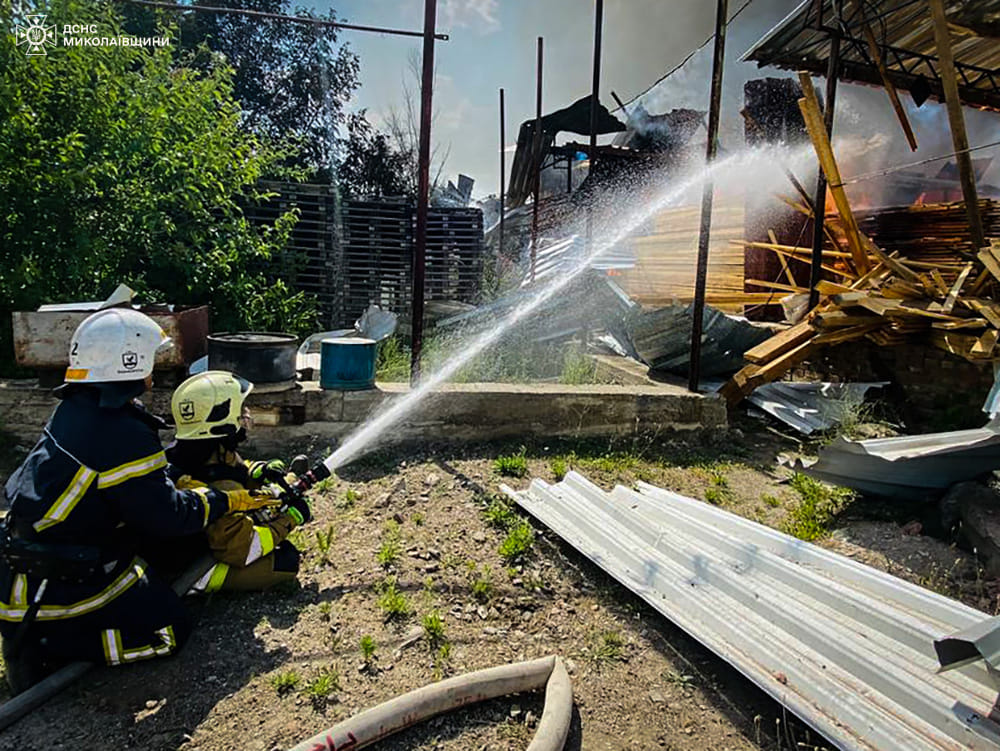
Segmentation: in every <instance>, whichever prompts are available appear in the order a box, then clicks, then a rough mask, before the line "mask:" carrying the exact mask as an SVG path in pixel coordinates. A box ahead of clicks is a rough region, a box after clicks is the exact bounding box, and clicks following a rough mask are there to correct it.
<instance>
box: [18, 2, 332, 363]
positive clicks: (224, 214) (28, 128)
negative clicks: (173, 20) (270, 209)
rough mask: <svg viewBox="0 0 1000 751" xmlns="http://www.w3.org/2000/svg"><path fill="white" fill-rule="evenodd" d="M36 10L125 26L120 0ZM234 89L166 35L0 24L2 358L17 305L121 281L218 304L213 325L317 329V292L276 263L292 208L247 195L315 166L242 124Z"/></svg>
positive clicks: (185, 301)
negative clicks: (36, 31) (93, 40)
mask: <svg viewBox="0 0 1000 751" xmlns="http://www.w3.org/2000/svg"><path fill="white" fill-rule="evenodd" d="M2 7H3V10H0V23H3V25H4V27H5V28H6V29H8V30H9V29H11V28H13V26H14V18H13V17H12V12H11V7H12V6H11V4H10V3H6V4H5V5H4V6H2ZM33 12H35V13H40V14H45V15H46V23H47V24H52V25H54V26H56V28H60V27H61V26H62V25H63V24H71V23H72V24H76V23H80V19H86V20H87V23H92V24H96V25H97V26H98V27H99V29H100V31H101V35H102V36H104V35H106V36H108V37H113V36H118V35H119V34H120V33H122V21H121V18H120V16H119V15H118V13H117V11H116V10H115V6H114V5H111V4H107V3H101V2H97V0H60V1H59V2H54V1H52V0H40V2H38V3H37V4H34V7H33ZM159 33H160V34H170V33H172V32H171V30H170V29H163V30H161V31H160V32H159ZM232 91H233V90H232V77H231V73H230V71H228V70H226V69H224V68H222V67H221V66H215V67H212V68H211V69H209V70H194V69H192V68H188V67H184V61H183V60H180V61H178V60H175V59H174V56H173V53H172V52H171V50H170V49H169V48H168V47H145V48H143V47H130V46H120V47H76V46H66V47H64V46H61V45H60V46H57V47H55V48H52V49H50V50H49V52H48V54H47V55H45V56H27V55H25V54H24V50H23V48H19V47H17V45H16V39H15V36H14V34H11V33H4V34H3V35H2V36H0V216H2V217H3V220H2V222H0V363H4V365H3V366H0V368H7V369H9V368H10V367H11V366H10V363H11V362H12V358H11V357H10V356H9V353H10V351H11V340H10V313H11V311H13V310H31V309H34V308H35V307H37V306H38V305H39V304H42V303H51V302H66V301H74V300H81V299H83V300H85V299H100V298H102V297H105V296H107V295H108V294H109V293H110V292H111V291H112V290H113V289H114V288H115V286H116V285H117V284H118V283H119V282H124V283H126V284H128V285H129V286H131V287H132V288H133V289H135V290H136V291H137V293H139V295H140V299H141V300H142V301H144V302H171V303H177V304H182V305H189V304H204V303H210V304H211V305H212V309H213V327H214V328H215V329H217V330H218V329H224V328H280V329H287V330H291V331H292V332H294V333H302V332H303V331H306V330H308V329H310V328H312V327H313V324H314V322H315V305H314V303H313V302H312V301H311V299H309V298H307V297H306V296H305V295H302V294H294V295H293V294H290V293H289V290H288V289H287V287H286V286H285V285H284V283H283V282H280V281H278V282H269V281H268V280H267V279H266V278H265V274H264V270H265V269H266V270H267V273H268V276H270V277H271V278H272V279H273V278H280V277H281V276H283V275H285V273H286V272H287V271H288V270H289V268H283V267H282V263H283V262H279V259H280V258H281V257H282V256H283V255H284V254H283V253H281V254H279V253H277V252H278V251H281V250H282V249H283V248H284V247H285V245H286V243H287V239H288V236H289V233H290V231H291V229H292V227H293V226H294V224H295V221H296V214H295V212H293V211H289V212H285V213H283V214H281V215H280V216H279V217H278V218H277V219H276V221H275V223H274V225H273V226H268V227H254V226H251V225H250V223H249V222H248V221H247V220H246V218H245V216H244V215H243V212H242V210H241V208H240V206H241V205H245V204H246V203H247V202H254V201H257V200H261V199H262V198H263V197H264V195H263V194H262V193H261V192H260V190H259V189H258V188H257V185H258V181H259V179H260V178H261V177H262V176H263V175H265V174H266V175H269V176H282V177H285V178H292V179H294V178H298V177H301V176H302V174H303V173H301V172H290V171H288V170H284V169H283V168H282V164H284V163H285V162H286V160H287V159H288V158H289V157H291V155H292V154H293V153H294V149H293V148H291V147H289V146H286V145H281V144H277V143H274V142H271V141H268V140H267V139H265V138H262V137H259V136H255V135H251V134H250V133H248V132H247V131H246V130H244V129H243V128H242V127H241V118H242V113H241V109H240V106H239V104H238V103H237V101H236V100H235V98H234V97H233V93H232ZM294 263H295V260H294V259H291V260H290V261H289V267H291V266H294Z"/></svg>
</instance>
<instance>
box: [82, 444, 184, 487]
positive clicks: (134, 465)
mask: <svg viewBox="0 0 1000 751" xmlns="http://www.w3.org/2000/svg"><path fill="white" fill-rule="evenodd" d="M166 466H167V456H166V454H164V453H163V452H162V451H157V452H156V453H155V454H153V455H151V456H147V457H144V458H142V459H136V460H135V461H131V462H128V463H127V464H121V465H119V466H117V467H115V468H114V469H109V470H107V471H106V472H101V474H100V475H98V477H97V487H98V488H101V489H102V490H103V489H104V488H111V487H114V486H115V485H121V484H122V483H123V482H126V481H128V480H133V479H135V478H136V477H142V476H143V475H148V474H149V473H150V472H154V471H156V470H158V469H162V468H163V467H166Z"/></svg>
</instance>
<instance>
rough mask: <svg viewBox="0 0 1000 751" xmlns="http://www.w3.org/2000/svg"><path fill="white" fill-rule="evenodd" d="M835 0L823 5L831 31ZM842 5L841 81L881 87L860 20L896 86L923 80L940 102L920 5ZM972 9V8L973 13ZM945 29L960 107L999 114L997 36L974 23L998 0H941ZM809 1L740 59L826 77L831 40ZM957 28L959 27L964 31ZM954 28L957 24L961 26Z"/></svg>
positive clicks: (933, 47) (901, 0) (921, 0)
mask: <svg viewBox="0 0 1000 751" xmlns="http://www.w3.org/2000/svg"><path fill="white" fill-rule="evenodd" d="M834 5H835V2H834V0H824V2H823V20H824V25H826V26H834V25H836V24H835V20H834V19H835V15H834ZM836 5H837V6H839V7H840V8H841V13H842V16H841V17H842V19H843V24H842V27H841V30H842V34H841V36H842V37H843V42H842V45H841V75H840V78H841V80H844V81H851V82H855V83H866V84H873V85H876V86H881V85H882V82H881V78H880V76H879V72H878V69H877V68H876V67H875V65H874V63H873V61H872V58H871V52H870V50H869V48H868V43H867V40H866V39H865V36H864V25H863V24H864V23H867V24H868V25H869V26H870V27H871V29H872V31H874V33H875V36H876V38H877V39H878V42H879V46H880V48H881V53H882V58H883V60H884V61H885V64H886V67H887V68H888V70H889V78H890V79H891V80H892V82H893V83H894V84H895V85H896V87H897V88H900V89H903V90H905V91H910V90H911V89H912V87H913V86H914V85H916V84H917V82H918V81H921V82H923V83H922V84H921V85H922V86H923V85H925V86H926V87H927V88H928V89H929V90H930V92H931V94H932V95H933V96H935V97H936V98H938V99H939V100H941V101H943V99H942V90H941V81H940V79H939V78H938V75H937V66H938V63H937V44H936V42H935V39H934V23H933V20H932V18H931V12H930V8H929V7H928V5H927V2H926V0H876V1H875V2H864V3H861V2H857V3H846V4H845V3H844V2H842V0H839V1H838V2H836ZM973 7H974V8H975V11H974V12H973V11H972V8H973ZM945 8H946V12H947V13H948V19H949V21H950V26H951V27H952V46H953V48H954V55H955V65H956V68H957V70H958V83H959V87H958V88H959V93H960V95H961V98H962V100H963V101H964V102H965V103H966V104H972V105H980V106H984V107H990V108H992V109H1000V88H998V81H1000V44H997V41H996V39H992V38H989V37H987V36H977V35H976V34H975V33H973V28H976V29H978V30H982V27H980V26H979V25H978V24H976V23H975V19H976V18H981V19H985V18H987V17H991V16H992V17H993V18H994V19H995V18H996V14H997V13H1000V0H974V2H971V1H970V0H946V2H945ZM815 9H816V2H815V0H803V2H802V3H801V4H800V5H799V7H798V8H796V9H795V10H794V11H792V12H791V13H790V14H789V15H788V16H787V17H786V18H785V19H784V20H783V21H782V22H781V23H780V24H778V26H776V27H775V28H774V29H772V30H771V31H770V32H768V33H767V35H766V36H765V37H764V38H763V39H761V40H760V41H759V42H757V43H756V44H755V45H754V46H753V47H751V48H750V50H749V51H748V52H747V53H746V54H745V55H744V56H743V59H744V60H752V61H755V62H757V63H758V65H760V66H765V65H774V66H777V67H779V68H784V69H786V70H809V71H811V72H813V73H815V74H817V75H825V74H826V69H827V60H828V59H829V57H830V37H829V35H828V34H827V33H826V32H825V31H820V30H818V29H817V28H816V27H817V22H818V20H819V19H818V16H817V14H816V11H815ZM963 25H964V26H963ZM960 26H963V27H962V28H960Z"/></svg>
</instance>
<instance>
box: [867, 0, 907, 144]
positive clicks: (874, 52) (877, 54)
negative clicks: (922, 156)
mask: <svg viewBox="0 0 1000 751" xmlns="http://www.w3.org/2000/svg"><path fill="white" fill-rule="evenodd" d="M853 4H854V8H855V11H856V12H857V13H860V14H861V30H862V32H863V33H864V35H865V41H867V42H868V51H869V52H870V53H871V56H872V60H874V61H875V68H876V69H877V70H878V75H879V78H881V79H882V86H883V87H884V88H885V93H886V94H888V95H889V102H890V103H891V104H892V109H893V111H894V112H895V113H896V119H898V120H899V124H900V126H901V127H902V128H903V133H904V134H905V135H906V142H907V143H908V144H910V151H916V150H917V137H916V136H915V135H913V128H912V127H910V120H909V118H907V116H906V110H904V109H903V104H902V102H900V101H899V92H897V91H896V86H895V85H894V84H893V82H892V79H891V78H889V69H888V68H886V66H885V60H883V59H882V48H881V46H880V45H879V43H878V39H876V38H875V32H873V31H872V27H871V26H869V25H868V19H867V18H865V15H864V9H863V7H862V5H861V0H853Z"/></svg>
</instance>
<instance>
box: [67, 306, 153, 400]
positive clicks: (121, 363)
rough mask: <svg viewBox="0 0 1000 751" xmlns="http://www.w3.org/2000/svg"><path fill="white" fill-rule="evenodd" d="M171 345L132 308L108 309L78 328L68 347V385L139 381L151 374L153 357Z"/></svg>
mask: <svg viewBox="0 0 1000 751" xmlns="http://www.w3.org/2000/svg"><path fill="white" fill-rule="evenodd" d="M169 344H170V339H169V337H167V335H166V334H164V333H163V329H161V328H160V327H159V326H158V325H157V324H156V322H155V321H154V320H153V319H152V318H150V317H149V316H147V315H143V314H142V313H140V312H139V311H137V310H132V309H131V308H109V309H108V310H101V311H98V312H97V313H94V314H93V315H91V316H88V317H87V318H86V319H85V320H84V321H83V323H81V324H80V325H79V326H77V328H76V331H75V332H74V333H73V338H72V340H70V345H69V367H68V368H66V382H67V383H111V382H116V381H139V380H142V379H144V378H146V377H147V376H149V375H150V374H152V372H153V361H154V360H155V359H156V353H157V352H158V351H159V350H160V349H161V348H163V347H166V346H167V345H169Z"/></svg>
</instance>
